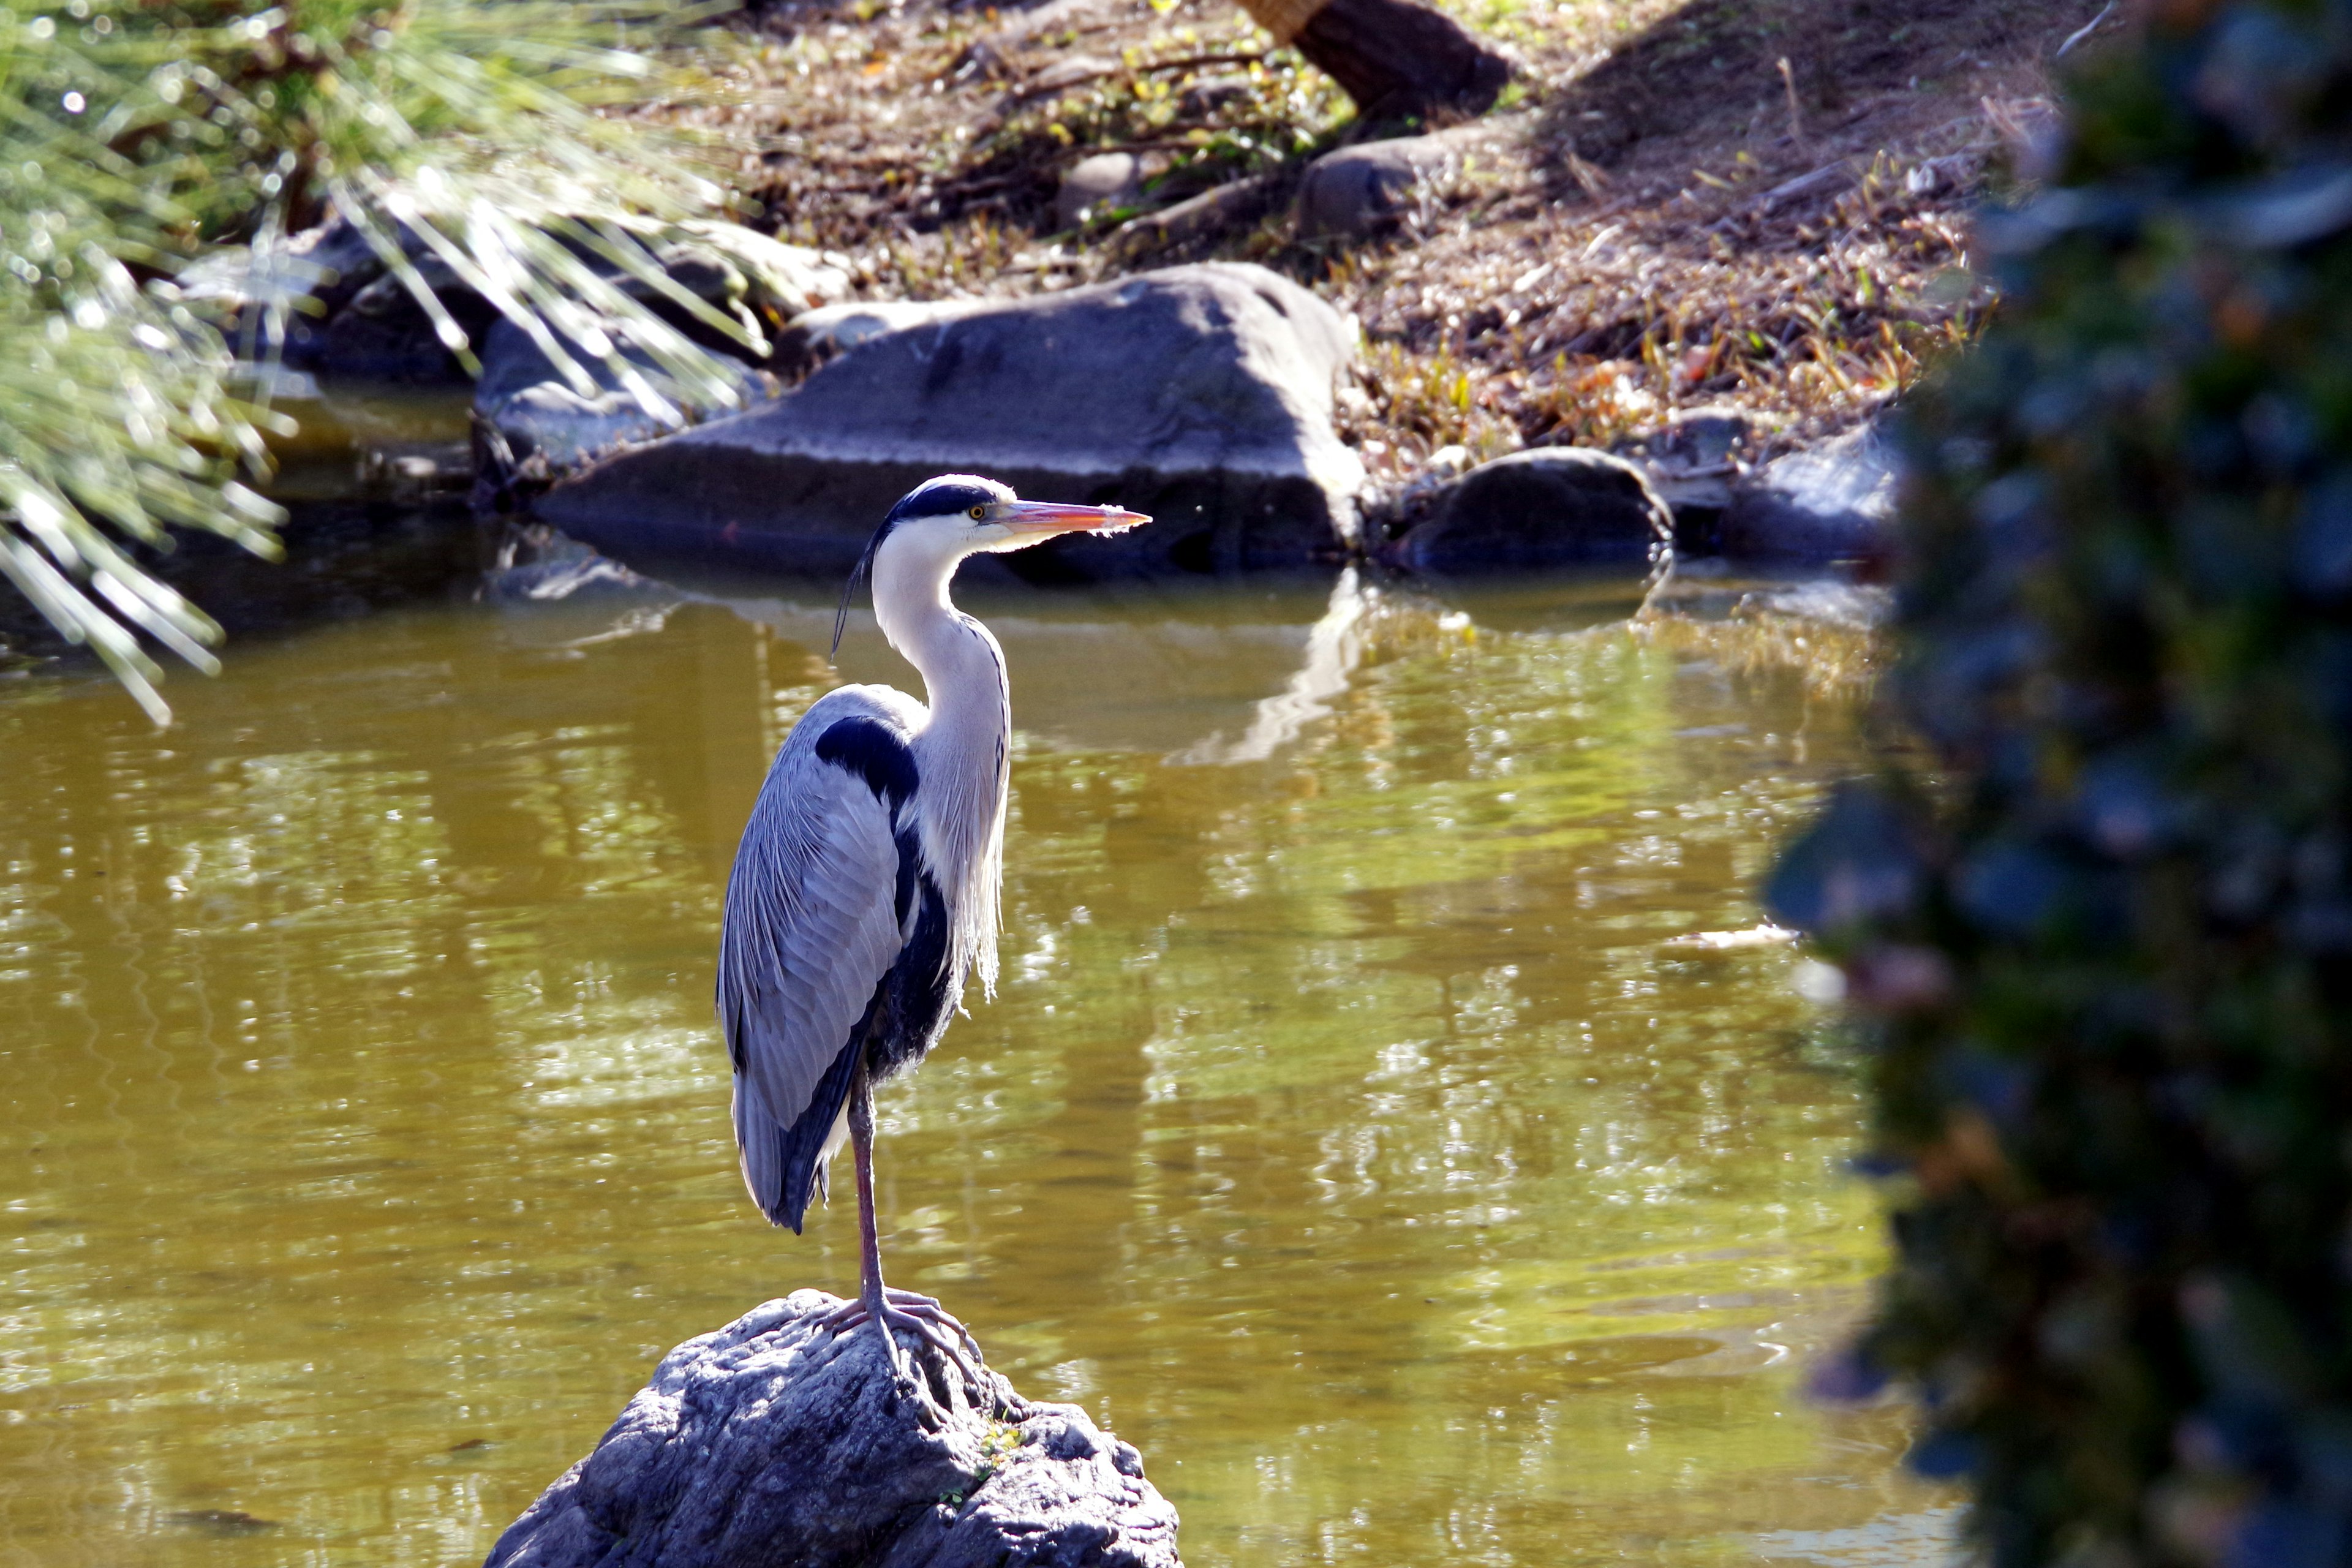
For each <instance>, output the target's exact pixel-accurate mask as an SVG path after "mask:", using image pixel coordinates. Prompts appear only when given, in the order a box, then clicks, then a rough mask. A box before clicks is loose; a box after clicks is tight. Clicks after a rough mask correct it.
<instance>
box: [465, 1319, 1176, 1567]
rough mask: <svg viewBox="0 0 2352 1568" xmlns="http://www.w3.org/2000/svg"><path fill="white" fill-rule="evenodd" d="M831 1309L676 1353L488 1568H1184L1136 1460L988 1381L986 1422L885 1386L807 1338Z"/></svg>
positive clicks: (1168, 1517) (854, 1347)
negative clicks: (761, 1566)
mask: <svg viewBox="0 0 2352 1568" xmlns="http://www.w3.org/2000/svg"><path fill="white" fill-rule="evenodd" d="M835 1305H837V1303H836V1301H835V1299H834V1298H833V1297H831V1296H828V1295H826V1294H824V1292H822V1291H818V1290H802V1291H797V1292H795V1293H794V1294H793V1296H791V1297H790V1298H789V1299H787V1300H781V1301H771V1302H769V1303H767V1304H766V1305H765V1306H762V1307H761V1308H759V1309H757V1310H754V1311H752V1312H750V1313H748V1314H746V1315H745V1316H744V1317H742V1318H740V1319H739V1320H738V1321H735V1322H733V1323H730V1324H729V1325H728V1326H727V1327H726V1328H724V1329H721V1330H719V1331H717V1332H715V1333H709V1334H705V1335H703V1336H702V1337H701V1338H699V1339H694V1340H688V1342H686V1343H685V1344H682V1345H680V1346H678V1347H677V1349H676V1350H674V1351H672V1352H670V1353H669V1354H668V1355H667V1357H665V1358H664V1359H663V1361H662V1363H661V1365H660V1367H659V1368H658V1369H657V1370H656V1372H655V1373H654V1377H653V1381H652V1383H650V1384H648V1385H647V1386H646V1388H644V1389H643V1390H641V1391H640V1392H639V1393H638V1394H637V1395H636V1396H635V1398H633V1399H632V1400H630V1401H629V1405H628V1407H627V1408H626V1409H625V1410H624V1411H623V1412H622V1413H621V1417H620V1419H619V1420H617V1421H615V1422H614V1424H613V1427H612V1430H610V1431H609V1432H607V1433H605V1435H604V1440H603V1441H602V1442H600V1443H598V1444H597V1446H596V1449H595V1451H594V1452H593V1453H592V1454H590V1455H589V1456H588V1457H587V1458H584V1459H583V1460H581V1461H580V1462H579V1463H578V1464H576V1465H574V1466H573V1467H572V1468H571V1469H570V1470H568V1471H566V1472H565V1473H564V1475H563V1477H562V1479H560V1480H558V1481H557V1482H556V1483H555V1484H554V1485H553V1486H551V1487H550V1488H548V1489H547V1490H546V1492H545V1493H543V1494H542V1495H541V1497H540V1499H539V1500H538V1501H537V1502H535V1503H533V1504H532V1505H531V1506H530V1509H529V1510H526V1511H525V1512H524V1514H523V1516H522V1517H521V1518H520V1519H519V1520H517V1521H515V1522H514V1524H513V1525H512V1526H511V1527H509V1529H508V1531H506V1533H505V1534H504V1535H502V1536H500V1537H499V1542H498V1544H497V1545H496V1546H495V1547H493V1548H492V1549H491V1552H490V1555H489V1559H488V1564H487V1565H486V1568H590V1565H592V1564H593V1565H595V1568H656V1565H658V1568H719V1565H720V1564H726V1565H729V1568H733V1565H736V1564H743V1563H793V1564H795V1565H796V1568H833V1565H836V1564H838V1565H840V1568H851V1565H853V1564H855V1565H858V1568H865V1565H867V1564H875V1565H879V1568H982V1565H986V1568H1180V1564H1179V1563H1178V1560H1177V1555H1176V1510H1174V1509H1173V1508H1171V1507H1170V1506H1169V1504H1168V1502H1167V1501H1166V1500H1165V1499H1163V1498H1161V1497H1160V1494H1159V1492H1158V1491H1156V1490H1154V1489H1153V1488H1152V1486H1151V1483H1150V1481H1148V1480H1146V1479H1144V1477H1143V1462H1142V1459H1141V1458H1140V1457H1139V1455H1138V1454H1137V1453H1136V1451H1135V1449H1134V1448H1133V1447H1130V1446H1129V1445H1128V1444H1125V1443H1122V1442H1120V1441H1119V1440H1118V1438H1116V1437H1114V1436H1111V1435H1110V1434H1108V1433H1107V1432H1105V1431H1103V1430H1102V1429H1100V1428H1099V1427H1097V1426H1096V1425H1095V1424H1094V1423H1093V1422H1092V1421H1091V1420H1089V1419H1088V1418H1087V1415H1086V1413H1085V1412H1084V1411H1082V1410H1080V1409H1078V1408H1077V1407H1076V1405H1031V1404H1028V1403H1027V1402H1026V1401H1024V1400H1023V1399H1021V1398H1020V1396H1019V1395H1017V1394H1013V1391H1012V1388H1011V1385H1009V1384H1006V1383H1005V1382H1004V1381H1003V1379H1002V1378H1001V1377H997V1376H995V1374H994V1373H990V1374H989V1376H990V1379H991V1381H992V1383H993V1384H994V1391H993V1395H992V1401H991V1403H992V1405H994V1408H990V1409H975V1408H974V1407H973V1406H972V1405H971V1403H970V1402H969V1401H968V1400H967V1398H966V1396H965V1391H964V1389H963V1388H962V1387H961V1386H960V1385H959V1384H958V1382H957V1380H955V1379H954V1378H952V1377H950V1378H946V1379H937V1378H934V1379H931V1380H930V1388H929V1394H928V1396H926V1394H923V1393H919V1392H916V1391H913V1390H909V1389H905V1388H900V1387H897V1386H894V1384H893V1383H892V1381H891V1376H890V1373H889V1372H888V1371H887V1368H886V1367H885V1365H884V1363H883V1360H882V1356H881V1353H880V1351H879V1348H878V1347H877V1345H876V1344H875V1343H874V1342H873V1340H872V1337H871V1335H870V1333H869V1332H868V1331H866V1330H864V1329H859V1330H856V1331H854V1332H852V1333H850V1334H847V1335H845V1336H839V1337H835V1336H830V1335H825V1334H822V1333H818V1332H816V1331H813V1330H812V1329H811V1327H810V1326H809V1324H810V1321H811V1320H812V1319H813V1318H814V1317H815V1316H817V1315H818V1314H819V1313H821V1312H823V1311H824V1310H827V1309H829V1308H832V1307H834V1306H835ZM913 1349H914V1347H913V1346H911V1345H909V1346H908V1350H909V1352H910V1353H911V1352H913Z"/></svg>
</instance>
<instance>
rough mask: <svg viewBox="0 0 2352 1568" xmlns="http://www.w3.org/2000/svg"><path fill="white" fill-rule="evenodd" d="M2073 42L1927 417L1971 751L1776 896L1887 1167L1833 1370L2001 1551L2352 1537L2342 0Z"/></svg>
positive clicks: (2097, 1554) (1921, 579)
mask: <svg viewBox="0 0 2352 1568" xmlns="http://www.w3.org/2000/svg"><path fill="white" fill-rule="evenodd" d="M2085 52H2086V53H2093V58H2090V59H2088V60H2085V61H2084V62H2083V63H2082V64H2081V65H2079V66H2078V67H2075V68H2074V69H2073V70H2072V71H2071V73H2070V76H2069V79H2068V82H2067V85H2066V93H2067V100H2068V108H2069V121H2070V126H2071V129H2070V132H2069V134H2068V137H2067V140H2066V142H2065V143H2064V145H2063V147H2062V148H2060V149H2058V150H2056V151H2055V153H2054V154H2053V157H2054V164H2053V168H2052V169H2051V170H2050V171H2049V172H2048V177H2047V180H2046V182H2045V184H2043V186H2042V190H2041V192H2040V194H2038V195H2034V196H2032V197H2031V198H2030V199H2027V200H2025V201H2023V202H2022V203H2021V205H2017V206H2015V207H2012V208H2011V209H2008V210H2006V211H2004V212H2001V213H1998V214H1992V215H1988V216H1986V217H1985V218H1984V220H1983V221H1982V223H1981V224H1980V226H1979V233H1978V236H1977V244H1976V246H1975V258H1976V261H1977V264H1978V265H1979V267H1981V268H1985V269H1986V270H1988V271H1989V272H1990V274H1991V276H1992V277H1993V279H1995V280H1996V281H1997V282H1998V284H1999V286H2000V289H2001V291H2002V302H2001V304H2000V309H1999V310H1998V311H1997V312H1996V317H1995V322H1994V324H1993V326H1992V327H1991V329H1990V331H1989V332H1988V333H1987V334H1986V336H1985V338H1984V340H1983V342H1982V344H1981V346H1980V348H1979V349H1978V350H1977V351H1976V352H1974V353H1969V354H1967V355H1966V356H1964V357H1961V358H1958V359H1957V360H1956V361H1955V362H1954V363H1950V364H1949V365H1948V366H1947V367H1946V368H1945V369H1944V371H1943V372H1942V373H1941V374H1939V375H1937V377H1935V378H1933V379H1932V380H1931V382H1930V384H1928V385H1927V386H1926V387H1925V388H1924V389H1923V391H1922V394H1921V395H1919V396H1918V397H1917V398H1916V402H1915V404H1914V405H1913V408H1912V411H1911V416H1910V439H1911V444H1912V449H1913V457H1914V458H1915V461H1916V486H1915V489H1914V491H1913V494H1912V496H1911V499H1910V501H1909V504H1908V506H1907V508H1906V525H1905V528H1906V538H1905V547H1904V549H1905V556H1904V563H1903V565H1902V567H1901V591H1900V609H1899V612H1898V639H1899V647H1900V661H1899V666H1898V669H1899V673H1898V675H1897V677H1896V679H1895V701H1896V703H1897V704H1898V705H1899V709H1900V712H1901V717H1902V720H1903V721H1904V723H1905V724H1906V726H1907V727H1908V729H1909V730H1910V731H1912V732H1913V733H1914V734H1916V736H1918V737H1919V738H1920V739H1922V740H1924V742H1926V743H1927V746H1928V747H1929V748H1930V750H1931V751H1932V753H1933V756H1934V759H1935V763H1936V770H1935V771H1936V774H1937V776H1936V777H1935V779H1934V780H1932V781H1927V780H1923V779H1921V778H1919V777H1917V776H1913V775H1908V774H1905V773H1900V772H1894V773H1889V774H1888V775H1887V776H1886V777H1885V778H1883V779H1881V780H1879V781H1877V782H1876V783H1874V784H1870V785H1867V786H1863V785H1857V786H1853V787H1850V788H1849V789H1847V790H1845V791H1843V792H1842V793H1841V794H1839V795H1837V796H1836V797H1835V798H1834V799H1833V800H1832V804H1831V806H1830V808H1829V810H1828V811H1827V812H1826V813H1825V814H1824V816H1823V817H1822V819H1821V821H1820V822H1819V823H1818V825H1817V826H1815V827H1814V829H1813V830H1812V831H1811V834H1810V835H1809V836H1808V837H1806V838H1805V839H1804V840H1802V841H1801V843H1800V844H1798V845H1797V846H1796V847H1794V848H1793V849H1792V850H1791V851H1790V854H1789V856H1788V857H1787V858H1786V859H1785V861H1784V862H1783V864H1782V865H1781V867H1780V869H1779V871H1778V872H1777V873H1776V875H1775V878H1774V882H1773V886H1772V888H1771V889H1770V901H1771V902H1772V904H1773V905H1774V907H1775V908H1776V909H1777V910H1779V911H1780V912H1781V913H1782V914H1783V916H1784V918H1788V919H1790V920H1794V921H1800V922H1801V923H1803V924H1805V925H1807V926H1809V927H1810V928H1811V930H1813V931H1815V932H1816V933H1818V934H1819V936H1820V937H1821V939H1822V944H1823V947H1824V949H1825V951H1826V952H1827V953H1828V955H1829V956H1831V957H1832V958H1833V959H1835V960H1836V961H1837V962H1838V963H1839V964H1840V965H1841V966H1842V967H1843V970H1844V972H1845V974H1846V977H1847V987H1848V997H1849V1001H1850V1003H1851V1004H1852V1005H1853V1009H1854V1012H1855V1014H1856V1016H1857V1017H1858V1018H1860V1019H1861V1020H1863V1022H1864V1027H1865V1028H1866V1029H1867V1031H1868V1033H1869V1036H1870V1039H1871V1047H1872V1048H1871V1050H1870V1053H1869V1055H1868V1058H1867V1059H1868V1064H1869V1065H1868V1068H1867V1070H1868V1072H1869V1074H1870V1076H1871V1079H1872V1083H1873V1087H1874V1095H1875V1105H1876V1126H1875V1129H1874V1142H1875V1147H1874V1149H1873V1150H1872V1152H1870V1154H1869V1156H1868V1157H1867V1158H1866V1159H1865V1161H1864V1165H1865V1168H1871V1169H1876V1170H1880V1171H1885V1172H1889V1173H1893V1180H1894V1182H1895V1187H1894V1194H1895V1241H1896V1245H1897V1257H1896V1261H1895V1268H1894V1271H1893V1273H1892V1274H1891V1276H1890V1277H1889V1278H1888V1279H1887V1280H1886V1281H1885V1284H1884V1286H1883V1289H1882V1295H1881V1301H1880V1305H1879V1310H1878V1312H1877V1314H1876V1317H1875V1320H1874V1323H1873V1324H1872V1326H1871V1327H1870V1328H1869V1329H1868V1330H1867V1331H1866V1332H1865V1333H1864V1337H1863V1338H1862V1340H1861V1341H1860V1342H1858V1343H1857V1344H1856V1346H1855V1347H1854V1350H1853V1354H1852V1358H1851V1359H1850V1361H1848V1362H1846V1363H1841V1364H1840V1365H1838V1366H1835V1367H1832V1368H1831V1369H1829V1370H1828V1371H1827V1372H1826V1373H1824V1375H1823V1379H1822V1382H1823V1384H1824V1386H1825V1387H1826V1388H1828V1389H1829V1390H1830V1391H1832V1392H1839V1393H1844V1394H1868V1393H1869V1392H1871V1391H1872V1390H1873V1389H1874V1387H1876V1386H1877V1385H1879V1384H1882V1383H1884V1382H1885V1381H1886V1380H1888V1379H1890V1378H1892V1379H1896V1380H1900V1381H1903V1382H1905V1383H1907V1384H1910V1385H1911V1386H1913V1387H1914V1388H1916V1390H1917V1392H1918V1393H1919V1394H1920V1395H1921V1396H1922V1399H1923V1402H1924V1405H1925V1407H1926V1409H1925V1420H1924V1425H1923V1431H1922V1434H1921V1436H1920V1440H1919V1443H1918V1447H1917V1448H1916V1451H1915V1452H1914V1454H1913V1456H1912V1459H1913V1463H1914V1466H1915V1468H1917V1469H1919V1470H1921V1471H1923V1472H1925V1473H1927V1474H1931V1475H1945V1476H1953V1477H1959V1478H1965V1479H1967V1481H1968V1482H1969V1485H1970V1486H1971V1487H1972V1488H1973V1489H1974V1493H1975V1498H1976V1506H1975V1510H1974V1512H1973V1515H1972V1518H1973V1530H1974V1533H1975V1538H1976V1540H1977V1541H1978V1542H1979V1544H1980V1545H1981V1546H1982V1547H1983V1548H1984V1549H1985V1551H1986V1552H1987V1554H1988V1555H1989V1556H1990V1560H1991V1561H1992V1562H1993V1563H1998V1564H2003V1565H2008V1564H2029V1563H2031V1564H2042V1563H2066V1564H2077V1565H2081V1568H2108V1565H2114V1568H2126V1565H2138V1564H2149V1565H2153V1564H2172V1563H2229V1564H2244V1565H2249V1568H2252V1565H2257V1564H2258V1565H2262V1568H2299V1565H2302V1564H2318V1563H2330V1564H2334V1563H2352V4H2347V3H2346V0H2325V3H2323V0H2307V3H2302V4H2296V3H2293V0H2270V3H2267V4H2256V3H2241V4H2235V5H2223V4H2210V3H2203V4H2200V3H2196V0H2187V3H2181V0H2170V3H2159V4H2156V5H2152V6H2151V7H2148V9H2147V15H2146V16H2144V17H2143V19H2142V20H2141V21H2140V22H2139V23H2138V24H2137V30H2136V31H2134V32H2133V33H2131V34H2130V35H2129V36H2127V37H2119V38H2117V39H2116V40H2114V41H2111V42H2109V43H2106V44H2105V46H2103V47H2101V48H2099V49H2098V50H2097V51H2095V52H2092V51H2085ZM2067 63H2068V64H2069V65H2070V66H2074V61H2073V60H2072V59H2070V60H2069V61H2068V62H2067Z"/></svg>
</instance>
